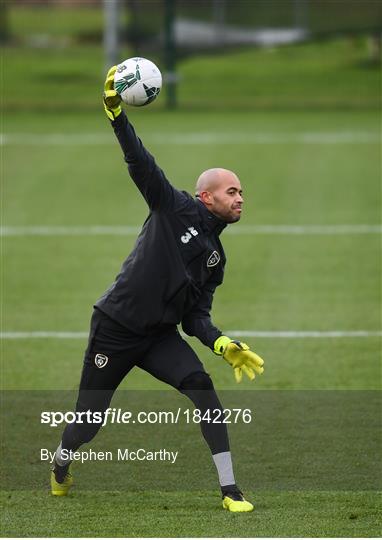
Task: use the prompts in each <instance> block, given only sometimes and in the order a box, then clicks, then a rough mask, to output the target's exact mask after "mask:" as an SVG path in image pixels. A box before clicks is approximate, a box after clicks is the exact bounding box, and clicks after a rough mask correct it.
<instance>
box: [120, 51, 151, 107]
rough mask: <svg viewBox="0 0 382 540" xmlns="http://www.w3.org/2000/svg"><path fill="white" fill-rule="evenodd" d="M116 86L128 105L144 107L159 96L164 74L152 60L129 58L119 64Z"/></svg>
mask: <svg viewBox="0 0 382 540" xmlns="http://www.w3.org/2000/svg"><path fill="white" fill-rule="evenodd" d="M114 88H115V90H116V91H117V92H118V94H119V95H120V96H121V98H122V101H124V102H125V103H127V105H132V106H133V107H142V106H143V105H148V104H149V103H152V102H153V101H154V99H155V98H156V97H157V96H158V94H159V92H160V90H161V88H162V74H161V72H160V71H159V69H158V68H157V66H156V65H155V64H154V63H153V62H151V60H147V59H146V58H140V57H136V58H128V59H127V60H125V61H124V62H122V63H121V64H118V66H117V70H116V72H115V75H114Z"/></svg>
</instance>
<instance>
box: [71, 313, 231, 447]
mask: <svg viewBox="0 0 382 540" xmlns="http://www.w3.org/2000/svg"><path fill="white" fill-rule="evenodd" d="M134 366H138V367H140V368H141V369H143V370H145V371H147V372H148V373H150V374H151V375H153V376H154V377H156V378H157V379H159V380H161V381H164V382H166V383H167V384H169V385H171V386H173V387H174V388H176V389H178V390H179V391H180V392H182V393H183V394H185V395H187V396H188V397H189V398H190V399H191V401H192V402H193V403H194V405H195V407H196V408H198V409H200V410H201V412H202V415H203V413H204V412H205V411H206V410H208V409H210V410H211V412H212V410H213V409H222V406H221V404H220V401H219V399H218V397H217V395H216V392H215V389H214V387H213V384H212V381H211V379H210V377H209V375H208V374H207V373H206V372H205V369H204V366H203V364H202V363H201V361H200V360H199V358H198V357H197V356H196V354H195V352H194V351H193V350H192V348H191V347H190V346H189V345H188V343H187V342H186V341H185V340H184V339H182V337H181V336H180V334H179V332H178V330H177V328H176V327H175V326H169V327H164V328H160V329H158V330H157V331H156V332H153V333H151V334H150V335H147V336H140V335H137V334H133V333H131V332H130V331H129V330H127V329H126V328H125V327H124V326H122V325H120V324H119V323H117V322H115V321H114V320H112V319H110V318H109V317H108V316H107V315H106V314H104V313H103V312H101V311H100V310H98V309H95V310H94V313H93V316H92V320H91V326H90V334H89V343H88V348H87V350H86V353H85V358H84V366H83V370H82V376H81V382H80V389H79V395H78V400H77V405H76V411H88V410H90V411H92V412H94V411H101V412H104V411H105V410H106V409H107V408H108V407H109V405H110V402H111V399H112V397H113V394H114V392H115V390H116V388H117V387H118V385H119V384H120V382H121V381H122V380H123V379H124V377H125V376H126V375H127V374H128V373H129V371H130V370H131V369H132V368H133V367H134ZM211 416H212V417H213V415H212V414H211ZM100 426H101V424H97V423H86V422H84V423H73V424H68V425H67V426H66V428H65V430H64V434H63V438H62V448H63V449H66V450H77V449H78V448H79V447H80V446H81V445H82V444H83V443H85V442H89V441H91V440H92V439H93V437H94V436H95V435H96V434H97V432H98V430H99V429H100ZM201 429H202V433H203V436H204V438H205V440H206V442H207V444H208V446H209V447H210V450H211V452H212V454H218V453H220V452H227V451H228V450H229V442H228V435H227V428H226V425H225V424H224V423H209V422H206V421H202V422H201Z"/></svg>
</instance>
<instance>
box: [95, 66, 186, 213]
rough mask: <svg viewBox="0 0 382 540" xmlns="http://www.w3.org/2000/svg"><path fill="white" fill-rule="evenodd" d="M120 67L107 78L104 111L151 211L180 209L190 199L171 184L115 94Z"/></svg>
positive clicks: (113, 68)
mask: <svg viewBox="0 0 382 540" xmlns="http://www.w3.org/2000/svg"><path fill="white" fill-rule="evenodd" d="M116 67H117V66H113V67H112V68H110V69H109V71H108V73H107V76H106V81H105V89H104V98H103V99H104V108H105V112H106V114H107V116H108V118H109V120H110V121H111V125H112V126H113V129H114V133H115V135H116V137H117V139H118V141H119V144H120V145H121V148H122V152H123V155H124V158H125V161H126V163H127V164H128V169H129V173H130V176H131V178H132V179H133V181H134V183H135V184H136V186H137V187H138V189H139V191H140V192H141V193H142V195H143V197H144V198H145V200H146V202H147V204H148V205H149V207H150V209H151V210H172V209H176V208H179V207H180V206H182V205H183V204H186V203H187V201H188V197H187V195H186V194H184V193H183V192H181V191H178V190H177V189H175V188H174V187H173V186H172V185H171V184H170V182H169V181H168V180H167V178H166V176H165V174H164V172H163V171H162V169H160V168H159V167H158V165H157V164H156V163H155V159H154V158H153V156H152V155H151V154H150V153H149V152H148V151H147V150H146V148H145V147H144V146H143V144H142V141H141V140H140V139H139V137H137V135H136V134H135V131H134V128H133V126H132V125H131V124H130V122H129V120H128V119H127V117H126V115H125V113H124V112H123V111H122V108H121V98H120V96H119V95H118V94H117V92H116V91H115V90H114V73H115V70H116Z"/></svg>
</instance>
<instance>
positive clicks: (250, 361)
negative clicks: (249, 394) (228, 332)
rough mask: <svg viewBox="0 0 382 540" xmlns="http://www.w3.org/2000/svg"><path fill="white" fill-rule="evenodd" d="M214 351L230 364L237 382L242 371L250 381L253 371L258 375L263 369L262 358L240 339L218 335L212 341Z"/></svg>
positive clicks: (241, 375) (253, 376) (253, 375)
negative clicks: (213, 341)
mask: <svg viewBox="0 0 382 540" xmlns="http://www.w3.org/2000/svg"><path fill="white" fill-rule="evenodd" d="M214 353H215V354H218V355H220V356H222V357H223V358H224V360H226V361H227V362H228V363H229V364H230V365H231V367H232V368H233V370H234V374H235V379H236V382H238V383H239V382H241V380H242V377H243V372H244V373H245V374H246V375H247V377H248V378H249V379H250V380H251V381H252V380H253V379H254V378H255V371H256V373H258V374H259V375H261V374H262V373H263V371H264V368H263V366H264V360H263V359H262V358H261V357H260V356H259V355H258V354H256V353H254V352H253V351H251V350H250V348H249V347H248V345H247V344H246V343H243V342H242V341H236V340H233V339H231V338H229V337H227V336H220V337H219V338H218V339H217V340H216V341H215V343H214Z"/></svg>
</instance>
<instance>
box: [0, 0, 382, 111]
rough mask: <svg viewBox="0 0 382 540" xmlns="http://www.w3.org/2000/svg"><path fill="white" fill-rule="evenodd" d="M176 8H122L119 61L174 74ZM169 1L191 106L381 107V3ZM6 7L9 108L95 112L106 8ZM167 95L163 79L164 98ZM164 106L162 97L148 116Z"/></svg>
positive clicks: (61, 2) (182, 96) (129, 2)
mask: <svg viewBox="0 0 382 540" xmlns="http://www.w3.org/2000/svg"><path fill="white" fill-rule="evenodd" d="M169 1H170V0H156V1H153V0H125V1H122V0H120V2H119V6H118V9H119V17H118V19H119V27H120V28H119V60H120V61H122V60H123V59H124V58H126V57H129V56H133V55H137V54H139V55H142V56H148V57H149V58H151V59H153V60H154V61H155V62H156V63H157V64H158V65H159V67H160V68H161V70H162V72H163V73H164V74H165V76H166V71H167V70H166V62H167V60H166V57H165V46H164V44H165V36H164V24H165V17H166V9H167V8H168V5H169ZM171 3H173V9H174V15H175V18H174V25H175V30H174V31H175V36H176V38H175V43H176V48H175V49H174V51H173V54H174V56H175V59H176V65H177V70H176V71H177V81H178V82H177V85H176V86H177V102H178V106H179V107H180V108H183V109H184V110H186V109H195V108H197V109H200V108H201V109H209V108H214V109H219V108H221V107H224V108H231V109H240V108H242V109H248V108H250V109H254V110H258V109H266V110H269V109H276V110H277V109H285V108H287V109H295V108H319V109H323V108H362V109H365V108H366V109H370V108H378V107H379V105H380V57H381V47H380V29H381V21H382V3H381V2H380V1H379V0H362V1H361V0H271V1H265V0H245V1H243V0H236V1H234V0H208V1H199V0H198V1H186V0H178V1H175V0H174V1H173V2H171ZM1 11H2V13H1V20H2V24H1V40H2V44H3V67H4V70H3V72H4V74H5V75H4V74H3V77H2V108H3V109H5V110H15V109H24V110H40V109H41V108H44V110H45V111H47V110H50V109H54V110H57V109H58V110H66V109H71V110H76V109H77V110H83V111H86V110H95V109H96V108H98V107H99V94H100V85H101V84H102V81H103V78H104V73H105V69H106V64H107V62H106V60H105V53H104V48H103V32H104V3H103V2H102V1H101V0H98V1H96V0H94V1H92V0H86V1H84V0H78V1H76V2H74V1H65V0H45V1H40V2H36V1H33V2H31V1H22V0H17V1H16V0H14V1H3V2H2V4H1ZM285 31H287V32H289V34H288V35H289V38H288V39H287V40H286V41H285V40H284V41H283V37H282V36H283V32H284V33H285ZM200 32H201V33H200ZM280 36H281V41H280ZM168 87H169V85H166V79H165V84H164V90H163V93H164V94H165V93H166V90H167V89H168ZM280 90H282V91H280ZM165 105H166V100H165V99H161V100H158V101H157V102H156V103H155V104H154V105H153V107H152V108H154V109H158V108H159V109H161V108H164V107H165Z"/></svg>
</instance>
